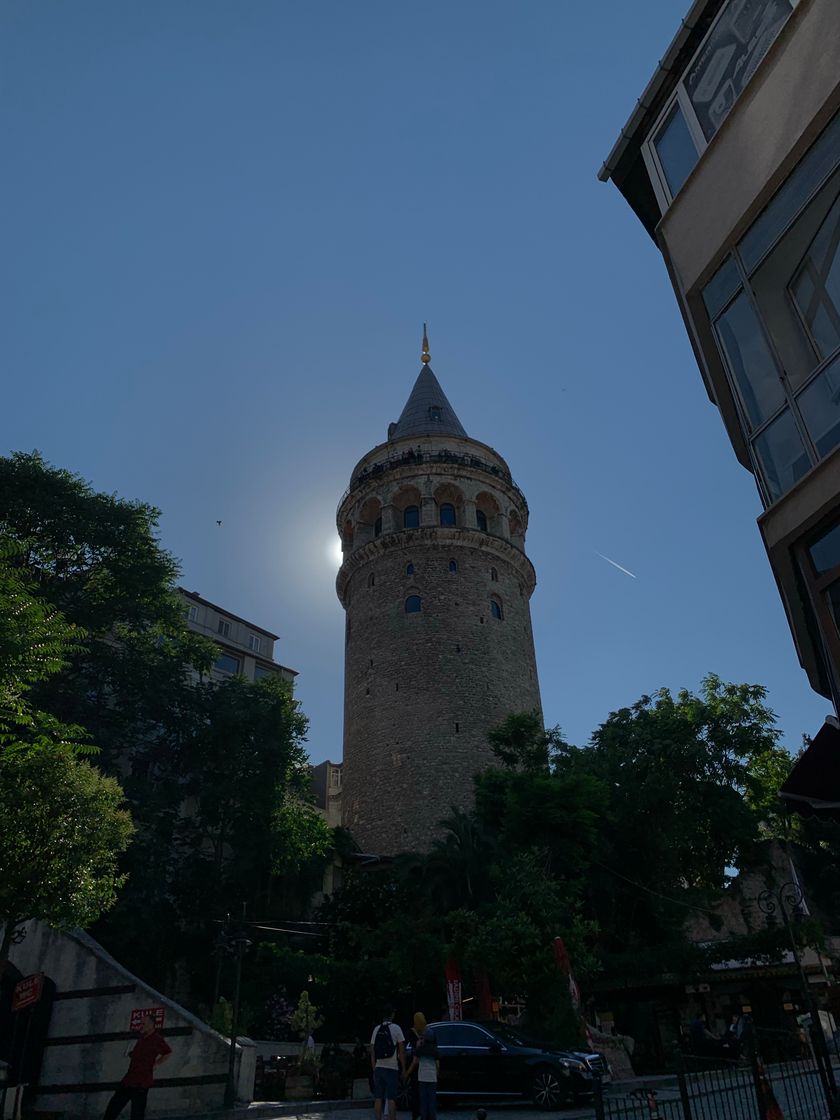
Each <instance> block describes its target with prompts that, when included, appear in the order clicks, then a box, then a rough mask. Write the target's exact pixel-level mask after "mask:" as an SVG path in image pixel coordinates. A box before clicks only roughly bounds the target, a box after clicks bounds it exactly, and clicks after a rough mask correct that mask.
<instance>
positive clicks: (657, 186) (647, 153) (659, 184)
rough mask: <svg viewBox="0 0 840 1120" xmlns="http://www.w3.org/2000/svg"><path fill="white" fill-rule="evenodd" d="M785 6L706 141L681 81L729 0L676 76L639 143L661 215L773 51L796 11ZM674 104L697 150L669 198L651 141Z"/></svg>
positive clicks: (794, 5) (793, 3) (791, 0)
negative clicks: (781, 19)
mask: <svg viewBox="0 0 840 1120" xmlns="http://www.w3.org/2000/svg"><path fill="white" fill-rule="evenodd" d="M788 2H789V3H790V12H789V13H788V17H787V19H786V20H785V21H784V23H783V24H782V25H781V27H780V28H779V30H778V32H777V34H776V36H775V38H774V39H773V42H772V43H770V45H769V46H768V47H767V48H766V50H765V52H764V54H763V55H762V58H761V61H760V62H759V63H758V65H757V66H756V67H755V69H754V70H753V73H752V74H751V76H750V79H749V81H748V82H747V86H746V87H743V88H742V89H741V92H740V93H739V94H738V97H737V98H736V99H735V101H734V102H733V103H732V106H731V107H730V109H729V112H728V113H727V114H726V117H724V118H723V120H722V121H721V122H720V124H719V125H718V127H717V128H716V129H715V132H714V135H713V136H712V137H711V138H710V139H708V140H707V139H706V134H705V133H704V131H703V127H702V125H701V124H700V121H699V119H698V117H697V114H696V113H695V111H694V106H693V105H692V103H691V97H690V95H689V92H688V89H687V87H686V85H685V79H686V77H687V76H688V74H689V72H690V71H691V69H692V67H693V66H694V64H695V62H696V61H697V59H698V58H699V57H700V55H701V54H702V53H703V51H704V50H705V48H706V44H707V43H708V41H709V39H710V38H711V37H712V35H713V34H714V33H715V31H716V30H717V25H718V23H719V22H720V20H721V19H722V18H723V16H724V14H725V13H726V11H727V10H728V9H729V6H730V4H731V3H733V0H724V3H723V4H721V6H720V11H719V12H718V13H717V15H716V16H715V18H714V19H713V20H712V22H711V24H710V25H709V28H708V30H707V31H706V34H705V35H704V36H703V38H702V40H701V41H700V43H699V45H698V47H697V50H696V51H695V52H694V54H693V55H692V56H691V58H690V59H689V60H688V62H687V63H686V64H685V66H684V67H683V69H682V73H681V74H680V77H679V80H678V82H677V84H676V87H675V89H674V92H673V93H672V94H671V95H670V97H669V98H668V100H667V101H666V102H665V106H664V108H663V109H662V111H661V112H660V113H659V115H658V116H657V118H656V120H655V121H654V122H653V124H652V126H651V127H650V129H649V130H648V133H647V135H646V136H645V139H644V141H643V142H642V148H641V150H642V159H643V161H644V164H645V168H646V170H647V173H648V176H649V178H650V183H651V186H652V187H653V193H654V194H655V195H656V201H657V202H658V203H659V209H660V211H661V213H662V214H665V212H666V211H667V210H668V208H669V206H670V205H671V203H672V202H673V201H674V199H675V198H676V197H677V195H678V194H679V193H680V191H681V190H682V188H683V187H684V186H685V184H686V183H687V182H688V180H689V179H690V178H691V176H692V174H693V172H694V167H696V166H697V163H699V161H700V159H701V158H702V156H703V153H704V152H705V151H706V149H707V148H708V146H709V145H710V144H711V143H712V141H713V140H714V139H715V137H716V136H717V135H718V133H719V132H720V130H721V128H722V127H723V125H724V124H725V123H726V120H727V118H728V117H729V113H731V112H732V110H733V109H734V108H735V105H737V103H738V100H739V99H740V97H741V96H742V94H743V93H744V90H745V89H746V88H747V87H748V86H750V85H751V84H752V83H753V81H754V80H755V75H756V73H757V72H758V71H759V70H760V69H761V67H762V66H763V65H764V60H765V58H766V57H767V55H768V54H769V53H770V51H771V50H772V49H773V45H774V43H775V42H776V40H777V39H778V38H779V35H781V33H782V31H783V30H784V29H785V27H787V24H788V21H789V20H790V18H791V16H792V15H793V14H794V12H795V11H796V9H797V7H798V5H799V0H788ZM675 104H679V107H680V110H681V112H682V115H683V119H684V121H685V123H686V127H687V128H688V134H689V136H690V137H691V139H692V141H693V142H694V146H695V148H696V150H697V161H696V162H695V164H694V167H693V168H692V169H691V171H689V173H688V175H686V177H685V179H684V180H683V181H682V183H681V184H680V186H679V187H678V188H677V190H676V191H675V192H674V193H673V194H672V193H671V188H670V187H669V185H668V179H667V176H666V175H665V169H664V167H663V166H662V163H661V161H660V159H659V153H658V152H657V151H656V143H655V141H656V136H657V134H658V132H659V130H660V129H661V128H662V125H663V124H664V123H665V121H666V120H667V118H668V114H669V113H670V112H671V110H672V109H673V107H674V105H675Z"/></svg>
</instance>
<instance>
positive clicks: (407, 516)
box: [403, 506, 420, 529]
mask: <svg viewBox="0 0 840 1120" xmlns="http://www.w3.org/2000/svg"><path fill="white" fill-rule="evenodd" d="M419 528H420V507H419V506H406V507H405V509H404V510H403V529H419Z"/></svg>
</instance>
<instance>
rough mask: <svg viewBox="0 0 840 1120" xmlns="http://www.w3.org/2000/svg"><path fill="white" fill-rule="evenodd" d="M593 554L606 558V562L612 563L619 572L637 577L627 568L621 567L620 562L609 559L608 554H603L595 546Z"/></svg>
mask: <svg viewBox="0 0 840 1120" xmlns="http://www.w3.org/2000/svg"><path fill="white" fill-rule="evenodd" d="M595 555H596V556H600V557H601V559H602V560H606V562H607V563H608V564H612V566H613V567H614V568H618V570H619V571H620V572H624V574H625V575H626V576H630V578H631V579H637V578H638V577H637V576H634V575H633V573H632V572H630V571H628V570H627V568H622V566H621V565H620V564H616V562H615V560H610V558H609V556H605V555H604V554H603V552H599V551H598V550H597V548H596V549H595Z"/></svg>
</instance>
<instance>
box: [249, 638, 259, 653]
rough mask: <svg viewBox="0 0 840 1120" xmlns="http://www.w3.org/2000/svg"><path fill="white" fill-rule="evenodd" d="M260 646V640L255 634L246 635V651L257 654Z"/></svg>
mask: <svg viewBox="0 0 840 1120" xmlns="http://www.w3.org/2000/svg"><path fill="white" fill-rule="evenodd" d="M261 645H262V639H261V638H258V637H257V635H256V634H249V635H248V649H249V650H250V651H251V652H252V653H259V652H260V646H261Z"/></svg>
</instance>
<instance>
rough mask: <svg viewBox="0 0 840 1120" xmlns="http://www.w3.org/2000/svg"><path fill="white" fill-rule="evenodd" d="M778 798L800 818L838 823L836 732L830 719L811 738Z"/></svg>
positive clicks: (839, 749) (839, 741)
mask: <svg viewBox="0 0 840 1120" xmlns="http://www.w3.org/2000/svg"><path fill="white" fill-rule="evenodd" d="M779 796H780V797H781V798H782V800H783V801H786V802H787V803H788V805H790V807H791V808H792V809H795V810H796V811H797V812H798V813H801V814H802V816H804V817H810V816H818V817H828V818H831V819H832V820H836V821H840V728H838V726H837V724H836V722H835V721H834V720H833V719H832V720H830V721H829V720H826V722H825V723H824V724H823V725H822V727H821V728H820V730H819V731H818V732H817V734H816V735H815V736H814V739H813V740H812V742H811V745H810V747H808V749H807V750H806V751H805V753H804V754H803V755H802V757H801V758H800V759H799V760H798V761H797V763H796V765H795V766H794V768H793V770H791V772H790V774H789V775H788V779H787V781H786V782H785V783H784V785H783V786H782V788H781V789H780V790H779Z"/></svg>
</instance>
